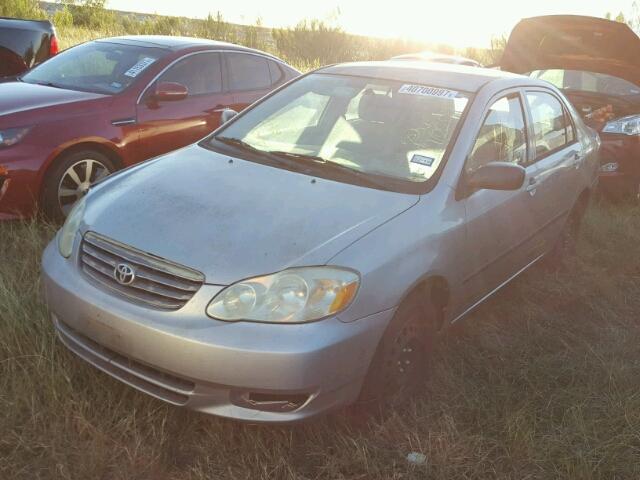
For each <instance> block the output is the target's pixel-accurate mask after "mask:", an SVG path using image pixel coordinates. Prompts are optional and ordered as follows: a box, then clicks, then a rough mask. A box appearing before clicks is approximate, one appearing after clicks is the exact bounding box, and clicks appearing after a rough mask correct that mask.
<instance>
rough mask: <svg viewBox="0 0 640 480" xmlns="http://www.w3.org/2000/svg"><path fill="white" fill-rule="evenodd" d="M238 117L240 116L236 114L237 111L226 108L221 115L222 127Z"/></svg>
mask: <svg viewBox="0 0 640 480" xmlns="http://www.w3.org/2000/svg"><path fill="white" fill-rule="evenodd" d="M236 115H238V112H236V111H235V110H233V109H231V108H225V109H224V110H223V111H222V113H221V114H220V124H221V125H222V124H224V123H227V122H228V121H229V120H231V119H232V118H233V117H235V116H236Z"/></svg>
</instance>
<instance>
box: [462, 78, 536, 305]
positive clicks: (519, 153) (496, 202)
mask: <svg viewBox="0 0 640 480" xmlns="http://www.w3.org/2000/svg"><path fill="white" fill-rule="evenodd" d="M528 150H529V149H528V141H527V128H526V122H525V116H524V110H523V104H522V98H521V96H520V94H519V92H517V91H515V92H513V93H512V94H510V95H506V96H503V97H501V98H499V99H497V100H496V101H494V102H493V103H492V105H491V106H490V107H489V109H488V111H487V114H486V116H485V120H484V123H483V125H482V127H481V128H480V131H479V133H478V136H477V139H476V142H475V144H474V147H473V149H472V151H471V154H470V155H469V158H468V159H467V162H466V165H465V172H464V174H465V175H469V174H471V173H473V171H474V170H476V169H477V168H479V167H481V166H483V165H485V164H487V163H489V162H496V161H499V162H510V163H515V164H519V165H522V166H523V167H524V168H525V169H526V178H525V182H524V185H523V186H522V187H521V188H520V189H519V190H516V191H498V190H478V191H475V192H470V194H469V196H468V197H467V198H466V199H465V200H464V202H465V209H466V216H467V232H466V244H467V248H466V255H465V257H464V259H461V261H463V262H464V264H463V268H462V271H463V292H464V297H465V299H466V302H465V303H466V304H467V305H469V306H470V305H473V304H475V303H476V302H478V301H479V300H481V299H482V298H483V297H484V296H486V295H488V294H490V293H491V292H493V291H494V290H495V289H496V288H498V287H500V286H501V285H502V284H503V283H505V282H506V281H508V280H509V279H510V278H512V277H513V276H514V275H516V274H517V273H518V272H519V271H521V270H522V269H523V268H525V267H526V266H527V265H529V264H530V263H531V262H533V261H534V260H535V259H536V258H537V257H538V256H540V255H541V253H542V252H543V245H542V243H541V241H542V239H541V238H540V236H539V223H538V219H537V218H536V215H535V212H534V206H533V196H532V195H531V188H530V184H531V180H532V179H533V178H535V177H536V176H537V175H538V173H539V172H538V167H537V165H536V164H534V163H531V162H529V153H528Z"/></svg>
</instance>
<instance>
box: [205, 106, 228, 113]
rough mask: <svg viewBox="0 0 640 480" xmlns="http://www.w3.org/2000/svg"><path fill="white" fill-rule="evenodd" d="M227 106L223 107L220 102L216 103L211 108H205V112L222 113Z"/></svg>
mask: <svg viewBox="0 0 640 480" xmlns="http://www.w3.org/2000/svg"><path fill="white" fill-rule="evenodd" d="M228 108H229V107H225V106H224V105H220V104H218V105H216V106H215V107H213V108H211V109H209V110H207V112H209V113H222V112H224V111H225V110H227V109H228Z"/></svg>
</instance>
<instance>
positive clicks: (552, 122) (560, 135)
mask: <svg viewBox="0 0 640 480" xmlns="http://www.w3.org/2000/svg"><path fill="white" fill-rule="evenodd" d="M527 104H528V105H529V110H530V111H531V118H532V120H533V135H534V136H533V142H534V145H535V149H536V158H540V157H543V156H544V155H546V154H548V153H550V152H553V151H555V150H558V149H560V148H562V147H564V146H565V145H566V144H567V133H568V132H567V128H568V127H571V123H570V122H569V121H568V119H567V117H566V115H565V112H564V108H562V104H561V103H560V100H558V99H557V98H556V97H554V96H553V95H551V94H549V93H544V92H528V93H527Z"/></svg>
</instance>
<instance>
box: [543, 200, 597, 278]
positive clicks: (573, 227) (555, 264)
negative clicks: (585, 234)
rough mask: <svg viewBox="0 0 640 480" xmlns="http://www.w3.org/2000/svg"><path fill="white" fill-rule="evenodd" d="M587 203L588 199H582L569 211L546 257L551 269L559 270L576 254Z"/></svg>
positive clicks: (547, 264) (546, 262)
mask: <svg viewBox="0 0 640 480" xmlns="http://www.w3.org/2000/svg"><path fill="white" fill-rule="evenodd" d="M587 205H588V201H587V199H584V200H583V199H581V200H580V201H579V202H578V204H577V205H576V206H575V207H574V208H573V210H572V211H571V213H569V216H568V217H567V220H566V221H565V224H564V227H562V231H561V232H560V236H559V237H558V240H556V244H555V245H554V247H553V249H552V250H551V251H550V252H549V253H548V254H547V258H546V259H545V264H546V266H547V267H548V268H549V269H550V270H559V269H560V268H562V266H563V265H564V264H565V263H566V261H567V260H568V259H570V258H572V257H574V256H575V254H576V247H577V245H578V238H579V236H580V229H581V227H582V219H583V217H584V214H585V212H586V210H587Z"/></svg>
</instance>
